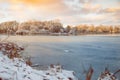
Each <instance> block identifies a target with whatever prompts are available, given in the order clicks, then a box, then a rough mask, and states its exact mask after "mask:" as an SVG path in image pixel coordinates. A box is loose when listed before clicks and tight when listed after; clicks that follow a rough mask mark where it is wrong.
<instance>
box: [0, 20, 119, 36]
mask: <svg viewBox="0 0 120 80" xmlns="http://www.w3.org/2000/svg"><path fill="white" fill-rule="evenodd" d="M116 33H120V25H97V26H95V25H86V24H81V25H76V26H70V25H67V26H66V27H63V24H62V23H61V22H60V21H58V20H50V21H26V22H22V23H19V22H17V21H7V22H2V23H0V34H13V35H14V34H20V35H24V34H48V35H49V34H67V35H80V34H116Z"/></svg>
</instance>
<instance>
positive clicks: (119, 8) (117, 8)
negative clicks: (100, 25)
mask: <svg viewBox="0 0 120 80" xmlns="http://www.w3.org/2000/svg"><path fill="white" fill-rule="evenodd" d="M116 12H120V7H111V8H105V9H101V10H100V11H99V13H116Z"/></svg>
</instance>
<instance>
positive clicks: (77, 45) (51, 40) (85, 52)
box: [9, 35, 120, 80]
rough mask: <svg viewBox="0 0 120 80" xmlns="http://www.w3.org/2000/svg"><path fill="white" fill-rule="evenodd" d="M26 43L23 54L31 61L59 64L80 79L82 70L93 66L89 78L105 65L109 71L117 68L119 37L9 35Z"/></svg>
mask: <svg viewBox="0 0 120 80" xmlns="http://www.w3.org/2000/svg"><path fill="white" fill-rule="evenodd" d="M9 40H16V41H18V42H22V43H24V44H26V45H27V47H26V50H25V52H24V54H23V55H25V56H26V55H27V56H28V55H29V56H31V57H32V62H33V64H40V65H45V66H47V65H49V64H57V63H60V64H61V65H63V67H64V68H65V69H67V70H73V71H75V73H76V76H77V77H80V79H82V80H84V78H85V74H83V72H84V69H86V70H87V69H88V68H89V66H90V65H92V66H93V68H94V74H93V77H92V79H93V80H96V79H97V77H98V76H99V74H100V73H101V72H102V71H104V68H105V67H108V68H109V69H110V71H111V72H115V71H116V70H117V69H120V36H111V35H108V36H97V35H96V36H95V35H94V36H92V35H91V36H87V35H83V36H11V37H10V38H9Z"/></svg>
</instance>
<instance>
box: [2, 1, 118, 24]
mask: <svg viewBox="0 0 120 80" xmlns="http://www.w3.org/2000/svg"><path fill="white" fill-rule="evenodd" d="M106 2H107V3H108V4H107V5H106ZM112 3H113V4H112ZM118 4H119V0H111V1H109V0H104V1H102V0H0V8H2V9H1V12H2V14H4V15H5V17H6V20H10V19H11V20H12V19H14V20H15V19H16V20H21V21H24V20H31V19H35V20H51V19H60V20H61V22H62V23H63V24H80V23H107V22H110V21H113V22H119V20H120V17H119V14H120V8H119V5H118ZM111 5H112V6H111ZM1 12H0V13H1ZM2 14H0V15H2ZM1 20H5V18H4V19H2V18H1Z"/></svg>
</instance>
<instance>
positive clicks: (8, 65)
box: [0, 52, 77, 80]
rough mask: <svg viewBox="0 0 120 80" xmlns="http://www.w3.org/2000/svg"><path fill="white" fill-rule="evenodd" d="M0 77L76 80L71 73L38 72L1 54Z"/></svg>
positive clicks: (54, 70)
mask: <svg viewBox="0 0 120 80" xmlns="http://www.w3.org/2000/svg"><path fill="white" fill-rule="evenodd" d="M56 67H57V66H56ZM0 77H1V78H2V79H3V80H77V78H76V77H75V76H74V75H73V71H67V70H59V71H57V69H56V68H49V69H48V70H46V71H42V70H40V71H38V70H35V69H32V68H31V67H30V66H28V65H26V63H25V61H24V60H23V59H21V58H14V59H9V58H8V57H7V56H6V55H3V54H2V52H0Z"/></svg>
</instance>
